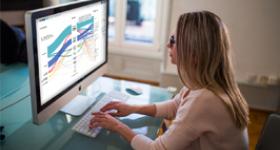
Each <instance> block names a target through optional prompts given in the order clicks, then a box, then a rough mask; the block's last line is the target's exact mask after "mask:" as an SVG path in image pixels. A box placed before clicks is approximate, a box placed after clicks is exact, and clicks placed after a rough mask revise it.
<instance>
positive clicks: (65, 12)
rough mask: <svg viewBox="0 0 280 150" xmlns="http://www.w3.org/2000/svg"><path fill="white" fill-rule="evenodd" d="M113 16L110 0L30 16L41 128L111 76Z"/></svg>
mask: <svg viewBox="0 0 280 150" xmlns="http://www.w3.org/2000/svg"><path fill="white" fill-rule="evenodd" d="M107 18H108V1H107V0H89V1H78V2H74V3H68V4H65V5H60V6H54V7H48V8H43V9H38V10H33V11H29V12H26V14H25V26H26V35H27V48H28V64H29V70H30V71H29V72H30V85H31V86H30V88H31V99H32V113H33V122H34V123H35V124H41V123H43V122H45V121H46V120H48V118H50V117H51V116H53V115H54V114H55V113H56V112H57V111H59V110H60V109H61V108H62V107H63V106H64V105H66V104H67V103H68V102H70V101H71V100H72V99H73V98H75V97H76V96H78V95H79V94H80V92H81V91H82V90H84V89H85V88H86V87H87V86H88V85H89V84H91V83H92V82H93V81H94V80H95V79H97V77H99V76H101V75H103V74H104V73H105V71H106V68H107V67H106V66H107V60H108V50H107V42H108V40H107V39H108V38H107V28H108V22H107ZM76 99H79V98H75V99H74V100H73V101H76ZM82 101H83V100H82ZM83 104H86V103H83ZM79 107H80V106H76V107H74V109H78V108H79ZM82 107H84V106H82Z"/></svg>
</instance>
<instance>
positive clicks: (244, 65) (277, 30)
mask: <svg viewBox="0 0 280 150" xmlns="http://www.w3.org/2000/svg"><path fill="white" fill-rule="evenodd" d="M279 6H280V1H279V0H267V1H264V0H246V1H244V0H231V1H230V0H173V1H172V6H171V8H172V10H171V25H170V32H171V33H172V32H173V33H174V32H175V30H176V23H177V20H178V18H179V16H180V14H182V13H185V12H190V11H196V10H210V11H212V12H214V13H216V14H217V15H218V16H220V17H221V18H222V20H223V21H224V22H225V23H226V25H227V26H228V28H229V32H230V37H231V41H232V48H233V60H234V66H235V72H236V76H237V80H238V81H242V82H243V83H244V81H246V80H247V79H248V78H249V76H252V75H278V76H280V60H279V57H280V9H279ZM165 57H166V58H167V59H166V60H165V67H164V72H163V74H162V80H161V85H166V83H167V81H174V80H176V78H177V76H176V74H177V70H176V67H175V66H174V65H172V64H171V63H170V61H169V59H168V57H167V53H166V56H165ZM172 75H173V76H172ZM177 86H178V87H180V85H177ZM240 87H241V90H242V92H243V93H244V95H245V97H246V98H247V99H248V102H249V104H250V106H252V107H254V108H259V109H266V110H275V109H276V107H277V105H279V103H280V102H279V101H280V96H279V94H277V93H278V92H279V90H275V88H274V89H271V88H268V89H270V90H268V89H267V88H263V87H258V86H257V87H255V86H251V85H248V84H245V85H244V84H240ZM258 91H262V92H258ZM270 91H274V92H270ZM261 93H262V94H261ZM258 95H259V96H260V97H262V98H258V99H255V98H256V97H258ZM262 95H263V96H262ZM264 97H266V99H265V100H264V99H263V98H264ZM261 99H262V100H261Z"/></svg>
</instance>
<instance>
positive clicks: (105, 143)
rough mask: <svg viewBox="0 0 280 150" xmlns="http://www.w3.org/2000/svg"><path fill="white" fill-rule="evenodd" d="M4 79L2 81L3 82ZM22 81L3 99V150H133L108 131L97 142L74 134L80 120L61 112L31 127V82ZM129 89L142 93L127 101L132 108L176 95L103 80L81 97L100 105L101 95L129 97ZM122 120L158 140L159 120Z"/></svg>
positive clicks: (136, 117)
mask: <svg viewBox="0 0 280 150" xmlns="http://www.w3.org/2000/svg"><path fill="white" fill-rule="evenodd" d="M14 67H15V68H16V69H15V70H17V71H19V70H20V72H21V73H22V75H21V76H28V73H27V67H26V66H24V65H19V66H18V65H16V66H14ZM13 73H14V72H13ZM0 75H3V72H1V73H0ZM0 77H3V76H0ZM2 79H3V78H1V80H2ZM26 80H27V81H26ZM22 81H23V83H22V84H21V86H20V87H18V86H17V88H19V89H17V91H15V92H14V93H12V94H10V95H8V96H6V97H1V100H0V104H1V112H0V113H1V114H0V119H1V120H0V121H1V122H0V125H1V126H2V125H3V126H5V129H4V130H5V131H4V133H5V135H6V138H5V140H4V141H1V143H0V146H1V150H20V149H26V150H39V149H42V150H48V149H50V150H55V149H65V150H72V149H73V150H74V149H79V150H80V149H82V150H86V149H91V150H93V149H97V150H103V149H104V150H124V149H125V150H126V149H131V146H130V144H129V143H128V142H126V141H125V140H124V139H123V138H122V137H120V136H119V135H118V134H116V133H112V132H109V131H107V130H105V129H103V130H102V131H101V132H100V133H99V135H98V136H97V137H96V138H90V137H87V136H84V135H81V134H79V133H77V132H75V131H73V130H72V127H73V125H74V124H75V123H76V122H77V121H78V120H79V118H80V117H73V116H70V115H67V114H64V113H62V112H58V113H57V114H56V115H55V116H53V117H52V118H50V119H49V120H48V121H47V122H45V123H44V124H42V125H40V126H37V125H34V124H33V123H32V113H31V99H30V95H29V93H30V90H29V82H28V78H24V79H22ZM15 82H18V81H15ZM3 85H4V84H3ZM1 86H2V85H1ZM4 87H5V85H4ZM127 87H139V88H141V89H142V90H143V94H142V95H139V96H132V95H130V99H129V100H128V101H127V103H130V104H136V105H138V104H148V103H154V102H160V101H164V100H166V99H170V98H171V97H172V96H173V94H171V93H170V92H168V91H167V90H165V89H162V88H159V87H154V86H150V85H147V84H142V83H136V82H129V81H124V80H114V79H111V78H106V77H100V78H99V79H98V80H96V81H95V82H94V83H93V84H92V85H91V86H89V87H88V89H87V90H86V91H84V92H83V93H82V94H84V95H87V96H90V97H95V98H96V101H98V100H99V99H100V98H101V97H102V96H100V95H102V94H100V93H107V92H109V91H111V90H116V91H121V92H123V93H126V91H125V89H126V88H127ZM1 90H3V89H1ZM2 94H3V93H2ZM126 94H128V93H126ZM94 104H95V103H94ZM4 105H5V106H4ZM119 119H120V120H121V121H122V122H124V123H125V124H127V125H128V126H129V127H131V128H132V129H133V130H134V131H135V132H136V133H140V134H145V135H147V136H148V137H150V138H152V139H155V138H156V133H157V130H158V128H159V126H160V124H161V119H160V118H152V117H148V116H143V115H137V114H132V115H130V116H127V117H122V118H119Z"/></svg>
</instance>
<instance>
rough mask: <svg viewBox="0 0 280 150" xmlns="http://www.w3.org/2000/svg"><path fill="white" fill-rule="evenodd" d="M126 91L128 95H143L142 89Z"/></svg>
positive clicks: (128, 89) (127, 89)
mask: <svg viewBox="0 0 280 150" xmlns="http://www.w3.org/2000/svg"><path fill="white" fill-rule="evenodd" d="M125 90H126V92H127V93H128V94H130V95H135V96H137V95H141V94H142V93H143V92H142V89H140V88H126V89H125Z"/></svg>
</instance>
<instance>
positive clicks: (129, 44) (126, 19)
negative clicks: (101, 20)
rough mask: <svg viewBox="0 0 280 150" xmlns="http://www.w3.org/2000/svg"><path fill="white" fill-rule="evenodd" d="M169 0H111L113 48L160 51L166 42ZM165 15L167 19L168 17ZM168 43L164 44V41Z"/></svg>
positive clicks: (127, 50) (132, 50)
mask: <svg viewBox="0 0 280 150" xmlns="http://www.w3.org/2000/svg"><path fill="white" fill-rule="evenodd" d="M168 4H169V0H110V4H109V39H110V40H109V50H110V52H115V53H123V54H135V53H137V54H139V53H142V54H144V53H145V54H147V51H149V53H150V52H152V53H154V54H156V53H157V54H156V55H161V54H159V53H160V52H161V51H160V49H161V46H162V45H163V46H165V41H163V40H161V39H164V40H165V38H162V37H165V36H166V34H167V33H166V30H164V29H165V26H166V24H167V22H164V21H165V20H166V18H167V16H168V12H167V10H168V9H167V8H168V7H167V6H168ZM164 19H165V20H164ZM160 43H164V44H160Z"/></svg>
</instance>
